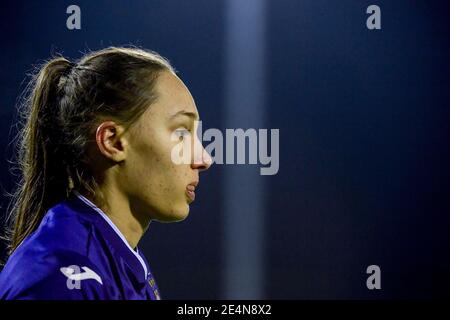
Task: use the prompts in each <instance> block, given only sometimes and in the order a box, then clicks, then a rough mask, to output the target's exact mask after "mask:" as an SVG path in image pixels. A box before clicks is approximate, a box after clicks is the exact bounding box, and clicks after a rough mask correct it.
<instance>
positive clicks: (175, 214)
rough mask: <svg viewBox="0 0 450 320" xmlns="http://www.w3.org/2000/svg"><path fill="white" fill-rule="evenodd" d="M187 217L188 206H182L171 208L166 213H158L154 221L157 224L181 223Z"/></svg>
mask: <svg viewBox="0 0 450 320" xmlns="http://www.w3.org/2000/svg"><path fill="white" fill-rule="evenodd" d="M188 215H189V206H188V205H184V206H181V207H179V208H171V210H169V211H167V212H160V214H158V216H157V217H156V218H155V219H154V220H156V221H159V222H179V221H183V220H184V219H186V218H187V216H188Z"/></svg>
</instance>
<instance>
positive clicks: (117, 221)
mask: <svg viewBox="0 0 450 320" xmlns="http://www.w3.org/2000/svg"><path fill="white" fill-rule="evenodd" d="M100 189H101V190H100V192H97V193H96V196H95V197H92V196H89V195H86V194H85V193H82V194H83V196H85V197H86V198H87V199H89V200H90V201H92V202H93V203H94V204H95V205H96V206H98V207H99V208H100V209H101V210H102V211H103V212H104V213H105V214H106V215H107V216H108V217H109V218H110V219H111V221H112V222H113V223H114V225H115V226H116V227H117V228H118V229H119V231H120V232H121V233H122V234H123V236H124V237H125V239H126V240H127V242H128V244H129V245H130V247H131V248H133V249H136V247H137V245H138V243H139V241H140V240H141V238H142V236H143V235H144V233H145V231H146V230H147V229H148V227H149V225H150V222H151V219H150V218H146V217H143V216H142V215H140V214H139V213H137V212H133V211H132V210H131V204H130V202H129V200H128V199H127V198H126V197H125V196H124V195H123V194H121V193H119V192H118V191H117V189H116V190H111V189H109V188H106V187H103V188H100ZM80 193H81V192H80ZM100 195H101V197H100ZM102 200H103V201H102Z"/></svg>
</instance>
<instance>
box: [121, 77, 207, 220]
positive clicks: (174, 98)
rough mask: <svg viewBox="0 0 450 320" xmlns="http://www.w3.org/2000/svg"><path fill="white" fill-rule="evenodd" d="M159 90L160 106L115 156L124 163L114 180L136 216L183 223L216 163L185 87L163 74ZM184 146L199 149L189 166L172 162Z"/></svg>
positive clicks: (154, 107) (142, 118)
mask: <svg viewBox="0 0 450 320" xmlns="http://www.w3.org/2000/svg"><path fill="white" fill-rule="evenodd" d="M155 90H156V93H157V99H156V101H155V102H154V103H153V104H152V105H151V106H150V107H149V108H148V109H147V110H146V111H145V112H144V113H143V114H142V115H141V116H140V118H139V119H138V120H137V121H136V122H135V123H134V124H133V125H132V126H131V127H130V128H129V129H128V130H127V131H125V133H124V134H123V137H122V138H121V144H122V146H121V147H120V148H119V149H120V151H119V152H116V154H115V155H114V157H116V158H117V160H121V161H120V165H119V166H118V167H117V170H115V173H114V176H115V180H116V183H117V186H118V187H119V188H120V192H121V193H122V194H124V195H125V198H127V199H128V200H129V203H130V206H131V209H132V211H133V212H137V213H139V214H144V215H148V217H149V218H150V219H151V220H157V221H162V222H171V221H180V220H183V219H185V218H186V217H187V215H188V213H189V204H190V203H191V202H192V201H194V198H195V187H196V186H197V184H198V183H199V173H200V172H201V171H203V170H206V169H208V168H209V167H210V165H211V163H212V159H211V157H210V155H209V154H208V153H207V152H206V151H205V150H204V148H203V146H202V144H201V142H200V141H199V140H198V136H197V134H196V131H197V125H198V122H197V121H196V120H198V119H199V115H198V111H197V108H196V105H195V103H194V100H193V98H192V96H191V94H190V92H189V90H188V89H187V87H186V86H185V85H184V83H183V82H182V81H181V80H180V79H179V78H178V77H177V76H176V75H175V74H173V73H172V72H169V71H164V72H162V73H161V74H160V75H159V76H158V79H157V82H156V86H155ZM174 133H175V134H176V136H177V137H178V138H177V139H174ZM180 141H181V142H182V143H184V144H188V145H190V146H191V147H192V148H196V149H197V150H193V152H192V157H191V161H190V163H185V164H177V163H176V162H174V161H173V159H172V150H173V148H174V147H175V146H176V145H177V144H180Z"/></svg>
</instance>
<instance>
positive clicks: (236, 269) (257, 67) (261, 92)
mask: <svg viewBox="0 0 450 320" xmlns="http://www.w3.org/2000/svg"><path fill="white" fill-rule="evenodd" d="M226 5H227V9H226V15H227V16H226V46H225V50H226V58H225V64H226V65H225V127H226V128H242V129H244V130H247V129H249V128H254V129H256V130H258V128H263V127H264V123H265V98H266V97H265V90H266V88H265V49H266V47H265V0H245V1H242V0H227V2H226ZM227 152H228V151H227ZM248 152H249V148H246V163H247V165H243V164H239V165H238V164H234V165H227V166H225V170H224V174H225V176H224V181H225V188H224V197H225V199H224V243H223V245H224V254H225V257H224V258H225V270H224V271H225V272H224V278H223V281H224V287H223V295H224V298H225V299H261V298H263V294H264V293H263V290H264V264H265V261H264V235H263V233H264V217H265V212H264V211H265V205H264V185H263V181H264V176H261V175H260V172H259V166H258V165H248V157H249V155H248ZM235 153H236V147H235ZM235 163H236V154H235Z"/></svg>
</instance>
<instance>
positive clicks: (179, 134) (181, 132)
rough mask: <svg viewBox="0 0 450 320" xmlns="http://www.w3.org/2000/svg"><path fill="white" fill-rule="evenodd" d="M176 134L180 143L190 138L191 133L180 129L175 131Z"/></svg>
mask: <svg viewBox="0 0 450 320" xmlns="http://www.w3.org/2000/svg"><path fill="white" fill-rule="evenodd" d="M175 134H176V135H177V137H178V139H179V140H180V141H183V140H184V139H185V138H186V137H188V136H189V135H190V134H191V132H190V131H189V130H188V129H186V128H178V129H177V130H175Z"/></svg>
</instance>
